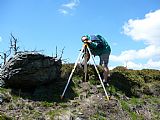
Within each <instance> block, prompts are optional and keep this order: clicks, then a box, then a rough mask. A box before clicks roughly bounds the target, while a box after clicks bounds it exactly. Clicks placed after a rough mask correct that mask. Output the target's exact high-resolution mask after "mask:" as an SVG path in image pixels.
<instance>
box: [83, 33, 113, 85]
mask: <svg viewBox="0 0 160 120" xmlns="http://www.w3.org/2000/svg"><path fill="white" fill-rule="evenodd" d="M81 40H82V42H87V43H88V46H89V48H90V50H91V53H92V54H93V55H94V56H99V58H100V65H102V66H103V69H104V72H103V82H104V83H107V82H108V81H107V78H108V76H109V68H108V62H109V55H110V53H111V48H110V46H109V44H108V43H107V41H106V40H105V39H104V38H103V37H102V36H101V35H85V36H82V38H81ZM89 58H90V56H89V54H88V60H89Z"/></svg>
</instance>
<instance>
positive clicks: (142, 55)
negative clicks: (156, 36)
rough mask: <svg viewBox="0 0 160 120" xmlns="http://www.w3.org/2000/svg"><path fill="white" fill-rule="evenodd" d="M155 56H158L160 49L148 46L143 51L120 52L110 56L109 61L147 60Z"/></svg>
mask: <svg viewBox="0 0 160 120" xmlns="http://www.w3.org/2000/svg"><path fill="white" fill-rule="evenodd" d="M155 56H160V47H159V46H154V45H150V46H147V47H146V48H144V49H140V50H126V51H122V52H121V54H120V55H118V56H116V55H111V56H110V59H111V60H112V61H117V62H124V61H130V60H135V59H149V58H152V57H155Z"/></svg>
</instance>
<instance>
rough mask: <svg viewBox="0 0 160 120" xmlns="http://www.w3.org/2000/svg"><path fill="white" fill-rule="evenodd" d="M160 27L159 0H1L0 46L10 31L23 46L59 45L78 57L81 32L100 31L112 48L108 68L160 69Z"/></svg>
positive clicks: (50, 48) (49, 50)
mask: <svg viewBox="0 0 160 120" xmlns="http://www.w3.org/2000/svg"><path fill="white" fill-rule="evenodd" d="M159 31H160V1H159V0H0V52H5V51H7V50H8V47H9V40H10V33H12V34H13V35H14V36H15V37H16V38H17V39H18V41H19V42H18V45H19V46H20V50H37V51H38V50H43V54H45V55H49V56H51V55H52V54H53V55H55V54H56V46H57V48H58V55H59V56H61V52H62V49H63V48H64V52H63V56H62V59H65V60H67V62H69V63H74V62H75V61H76V59H77V57H78V54H79V49H81V47H82V42H81V40H80V38H81V36H83V35H86V34H101V35H102V36H103V37H105V38H106V40H107V41H108V43H109V44H110V46H111V49H112V53H111V56H110V61H109V67H110V69H112V68H114V67H116V66H126V65H127V67H128V68H131V69H143V68H151V69H160V47H159V46H160V32H159ZM95 60H96V63H98V61H99V58H98V57H95ZM1 61H2V60H1Z"/></svg>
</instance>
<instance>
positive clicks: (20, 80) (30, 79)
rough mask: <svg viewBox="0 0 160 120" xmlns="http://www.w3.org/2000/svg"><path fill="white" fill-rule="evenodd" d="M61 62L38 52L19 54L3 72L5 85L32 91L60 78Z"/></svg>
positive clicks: (10, 60) (2, 77) (8, 63)
mask: <svg viewBox="0 0 160 120" xmlns="http://www.w3.org/2000/svg"><path fill="white" fill-rule="evenodd" d="M60 69H61V60H57V59H55V58H53V57H49V56H45V55H42V54H40V53H37V52H19V53H17V54H16V55H15V56H14V57H12V58H10V59H9V60H8V62H7V63H6V64H5V65H4V67H3V68H2V70H1V79H2V80H3V81H5V85H7V86H9V87H13V88H25V89H30V88H34V87H36V86H39V85H43V84H48V83H51V82H53V81H54V80H57V79H59V78H60Z"/></svg>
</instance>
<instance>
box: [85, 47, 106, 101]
mask: <svg viewBox="0 0 160 120" xmlns="http://www.w3.org/2000/svg"><path fill="white" fill-rule="evenodd" d="M87 49H88V51H89V54H90V56H91V57H92V61H93V63H94V67H95V69H96V72H97V74H98V77H99V80H100V82H101V85H102V87H103V89H104V92H105V95H106V97H107V100H109V97H108V94H107V91H106V89H105V87H104V84H103V81H102V78H101V76H100V73H99V71H98V69H97V66H96V63H95V60H94V58H93V56H92V54H91V51H90V49H89V47H88V46H87Z"/></svg>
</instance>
